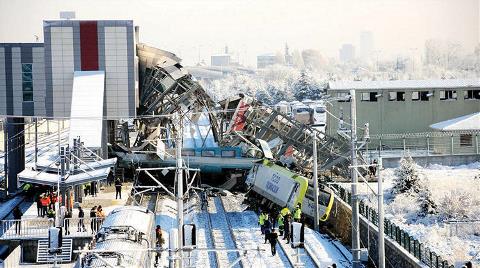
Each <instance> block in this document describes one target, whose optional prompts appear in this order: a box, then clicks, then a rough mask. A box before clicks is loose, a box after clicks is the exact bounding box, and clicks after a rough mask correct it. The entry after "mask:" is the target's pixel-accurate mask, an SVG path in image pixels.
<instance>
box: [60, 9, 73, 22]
mask: <svg viewBox="0 0 480 268" xmlns="http://www.w3.org/2000/svg"><path fill="white" fill-rule="evenodd" d="M60 18H61V19H64V20H71V19H75V11H60Z"/></svg>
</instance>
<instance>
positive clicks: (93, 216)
mask: <svg viewBox="0 0 480 268" xmlns="http://www.w3.org/2000/svg"><path fill="white" fill-rule="evenodd" d="M96 220H97V206H93V208H92V209H91V210H90V228H91V230H92V234H94V233H95V231H96V230H97V221H96Z"/></svg>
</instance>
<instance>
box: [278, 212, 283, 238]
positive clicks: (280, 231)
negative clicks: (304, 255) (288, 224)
mask: <svg viewBox="0 0 480 268" xmlns="http://www.w3.org/2000/svg"><path fill="white" fill-rule="evenodd" d="M277 224H278V232H279V233H280V236H282V235H283V229H284V224H283V216H282V214H278V216H277Z"/></svg>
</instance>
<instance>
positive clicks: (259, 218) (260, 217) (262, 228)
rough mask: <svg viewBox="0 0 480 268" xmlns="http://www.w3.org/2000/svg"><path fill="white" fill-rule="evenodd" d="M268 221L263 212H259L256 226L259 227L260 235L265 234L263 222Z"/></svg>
mask: <svg viewBox="0 0 480 268" xmlns="http://www.w3.org/2000/svg"><path fill="white" fill-rule="evenodd" d="M267 219H268V216H267V214H266V213H265V212H263V211H262V212H260V216H259V217H258V225H260V231H262V234H265V221H266V220H267Z"/></svg>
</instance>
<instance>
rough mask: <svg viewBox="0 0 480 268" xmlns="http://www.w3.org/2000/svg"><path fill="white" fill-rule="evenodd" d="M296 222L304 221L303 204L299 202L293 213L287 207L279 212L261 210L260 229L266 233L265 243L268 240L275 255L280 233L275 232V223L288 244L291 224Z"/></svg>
mask: <svg viewBox="0 0 480 268" xmlns="http://www.w3.org/2000/svg"><path fill="white" fill-rule="evenodd" d="M293 221H295V222H301V221H302V206H301V204H297V206H296V207H295V209H294V211H293V215H292V213H291V212H290V209H289V208H287V207H285V208H283V209H282V210H280V212H279V213H276V212H275V211H271V212H270V213H267V211H266V210H262V211H261V212H260V216H259V217H258V224H259V225H260V231H261V232H262V234H263V235H265V244H266V243H267V241H268V242H269V243H270V246H271V250H272V255H273V256H275V254H276V253H277V250H276V246H277V239H278V236H279V235H278V234H277V233H276V232H275V225H277V226H278V232H279V233H280V237H282V236H283V240H287V244H288V243H290V240H291V230H290V229H291V227H290V224H291V223H292V222H293Z"/></svg>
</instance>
